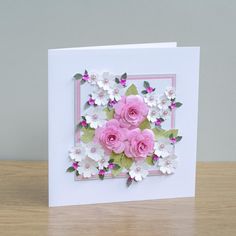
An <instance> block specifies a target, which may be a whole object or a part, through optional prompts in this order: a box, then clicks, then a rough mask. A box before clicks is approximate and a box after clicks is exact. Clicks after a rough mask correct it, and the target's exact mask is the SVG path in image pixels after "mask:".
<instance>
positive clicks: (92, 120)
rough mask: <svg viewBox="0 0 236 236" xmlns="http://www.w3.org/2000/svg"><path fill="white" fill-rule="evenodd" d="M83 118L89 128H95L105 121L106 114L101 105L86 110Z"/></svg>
mask: <svg viewBox="0 0 236 236" xmlns="http://www.w3.org/2000/svg"><path fill="white" fill-rule="evenodd" d="M85 119H86V122H87V123H88V124H89V125H90V127H91V128H94V129H97V128H98V127H101V126H103V124H104V123H105V122H106V114H105V112H104V111H103V110H102V108H101V107H95V108H94V107H93V108H90V109H89V110H88V111H87V114H86V115H85Z"/></svg>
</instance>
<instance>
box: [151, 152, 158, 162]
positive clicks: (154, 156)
mask: <svg viewBox="0 0 236 236" xmlns="http://www.w3.org/2000/svg"><path fill="white" fill-rule="evenodd" d="M158 159H159V156H157V155H156V154H153V156H152V160H153V161H155V162H156V161H158Z"/></svg>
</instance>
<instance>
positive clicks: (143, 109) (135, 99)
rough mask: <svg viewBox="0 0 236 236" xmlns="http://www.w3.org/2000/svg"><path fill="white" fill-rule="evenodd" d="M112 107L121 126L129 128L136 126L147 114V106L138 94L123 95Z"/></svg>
mask: <svg viewBox="0 0 236 236" xmlns="http://www.w3.org/2000/svg"><path fill="white" fill-rule="evenodd" d="M114 108H115V116H114V117H115V119H117V120H118V121H119V122H120V126H121V127H125V128H129V129H133V128H137V127H138V126H139V125H140V123H142V121H143V120H144V119H145V118H146V117H147V114H148V106H147V105H146V103H144V101H143V98H142V97H140V96H139V95H130V96H127V97H126V96H123V97H122V99H121V100H120V101H119V102H118V103H117V104H115V105H114Z"/></svg>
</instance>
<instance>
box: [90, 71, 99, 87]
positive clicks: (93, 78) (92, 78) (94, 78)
mask: <svg viewBox="0 0 236 236" xmlns="http://www.w3.org/2000/svg"><path fill="white" fill-rule="evenodd" d="M98 79H99V75H98V74H97V73H95V72H91V73H90V75H89V80H88V82H89V83H90V84H97V82H98Z"/></svg>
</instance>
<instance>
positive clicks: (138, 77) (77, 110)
mask: <svg viewBox="0 0 236 236" xmlns="http://www.w3.org/2000/svg"><path fill="white" fill-rule="evenodd" d="M150 79H155V80H156V79H159V80H161V79H169V80H171V86H172V87H173V88H176V75H175V74H163V75H152V74H149V75H129V76H128V77H127V80H143V81H144V80H150ZM80 91H81V86H80V81H78V80H76V81H75V126H76V125H77V124H78V123H79V122H80V117H81V113H80V107H79V105H80V104H81V96H80V93H81V92H80ZM174 128H175V111H172V113H171V129H174ZM79 141H80V132H79V130H78V129H77V130H76V133H75V143H77V142H79ZM157 175H161V172H160V171H159V170H150V171H149V176H157ZM105 178H106V179H110V178H127V173H121V174H119V175H118V176H115V177H114V176H112V174H111V173H108V174H106V175H105ZM96 179H99V177H97V176H92V177H91V178H83V177H80V176H76V175H75V180H96Z"/></svg>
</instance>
